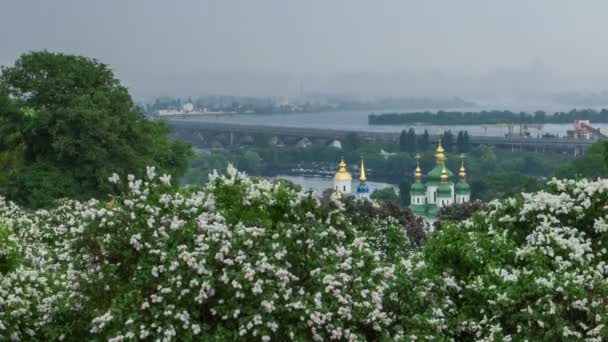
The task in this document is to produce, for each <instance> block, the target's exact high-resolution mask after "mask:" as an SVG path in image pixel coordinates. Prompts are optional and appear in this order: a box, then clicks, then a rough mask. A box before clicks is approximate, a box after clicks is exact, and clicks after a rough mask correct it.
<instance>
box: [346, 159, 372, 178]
mask: <svg viewBox="0 0 608 342" xmlns="http://www.w3.org/2000/svg"><path fill="white" fill-rule="evenodd" d="M345 166H346V165H345ZM359 180H360V181H361V183H365V181H366V180H367V177H365V165H363V159H361V175H360V176H359Z"/></svg>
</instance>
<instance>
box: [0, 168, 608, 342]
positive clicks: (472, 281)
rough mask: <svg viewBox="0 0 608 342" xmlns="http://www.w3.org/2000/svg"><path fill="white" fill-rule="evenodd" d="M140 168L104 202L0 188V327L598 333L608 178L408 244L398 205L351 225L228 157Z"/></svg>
mask: <svg viewBox="0 0 608 342" xmlns="http://www.w3.org/2000/svg"><path fill="white" fill-rule="evenodd" d="M146 171H147V172H146V179H135V177H133V176H128V177H125V179H124V181H122V180H121V177H120V176H118V175H113V176H112V177H110V179H109V180H110V181H111V182H113V183H115V184H117V185H121V186H119V188H124V189H126V191H127V193H125V194H123V195H121V196H117V197H113V198H111V199H110V200H108V201H106V202H99V201H95V200H91V201H88V202H77V201H64V202H62V203H61V204H60V205H59V206H58V207H56V208H54V209H51V210H48V211H46V210H40V211H37V212H28V211H23V210H21V209H19V208H18V207H16V206H15V205H13V204H11V203H9V202H5V201H1V202H0V227H2V228H5V230H4V232H8V235H7V237H6V238H3V236H4V235H3V230H2V228H0V277H1V278H0V340H36V339H37V340H62V339H69V340H90V339H95V340H108V341H132V340H155V341H177V340H205V339H208V340H262V341H269V340H277V341H282V340H316V341H325V340H342V341H364V340H387V341H388V340H390V341H393V340H396V341H399V340H403V341H409V340H433V339H434V340H505V341H509V340H542V339H544V340H572V339H578V340H588V341H602V340H605V339H606V338H607V336H608V329H607V328H605V327H606V326H608V325H607V323H608V322H607V321H608V301H607V298H608V275H607V273H606V272H608V267H607V266H606V263H607V262H608V256H607V254H606V244H607V243H608V228H607V221H608V217H607V210H606V209H607V207H606V206H607V205H608V182H607V181H605V180H599V181H595V182H589V181H585V180H583V181H556V180H554V181H552V183H551V184H552V185H551V186H553V187H554V188H555V191H553V192H550V193H548V192H539V193H536V194H526V195H523V196H520V197H518V198H515V199H511V200H506V201H501V202H497V203H495V209H494V210H493V211H492V212H490V213H487V214H480V215H476V216H474V218H472V219H470V220H468V221H466V222H463V223H458V224H454V225H451V226H450V225H447V226H446V227H443V226H442V228H441V229H437V230H436V231H435V232H433V233H432V235H431V236H430V238H429V240H428V241H427V242H426V244H424V245H423V246H422V247H416V246H415V245H413V244H412V243H410V241H409V239H408V236H407V234H406V233H405V230H404V227H402V226H400V223H399V221H398V220H396V219H393V218H388V219H382V220H380V219H375V220H372V223H371V225H370V227H356V226H354V225H353V223H352V222H351V219H350V217H349V216H348V215H347V208H345V204H344V203H343V202H342V201H341V200H340V199H338V198H332V199H331V200H330V201H329V204H323V203H321V202H320V201H319V199H318V198H317V197H316V196H314V195H313V194H311V193H304V192H297V191H295V190H293V189H291V188H289V187H287V186H284V185H280V184H278V183H274V182H269V181H267V180H263V179H252V178H249V177H247V176H246V175H245V174H243V173H240V172H238V171H237V170H236V169H234V168H233V167H229V169H228V171H227V174H226V175H219V174H217V173H214V174H213V175H210V179H211V181H210V182H209V184H208V185H207V186H206V187H205V188H204V189H203V190H201V191H193V190H177V191H176V190H173V189H171V188H170V187H169V186H170V182H171V178H170V177H169V176H166V175H164V176H158V175H157V174H156V170H155V169H154V168H148V169H147V170H146ZM120 182H124V187H123V186H122V185H123V184H120ZM5 235H6V234H5ZM9 250H10V253H12V254H11V255H16V256H17V257H15V258H13V259H10V260H11V261H8V262H6V264H7V265H8V266H4V264H3V263H2V260H4V259H2V257H3V255H8V254H7V253H8V252H7V251H9ZM2 253H4V254H2ZM5 259H6V258H5Z"/></svg>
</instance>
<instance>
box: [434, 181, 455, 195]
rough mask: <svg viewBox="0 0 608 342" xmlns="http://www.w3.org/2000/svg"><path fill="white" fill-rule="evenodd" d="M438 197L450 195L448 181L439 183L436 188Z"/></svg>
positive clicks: (450, 189) (450, 188)
mask: <svg viewBox="0 0 608 342" xmlns="http://www.w3.org/2000/svg"><path fill="white" fill-rule="evenodd" d="M437 194H438V195H439V197H450V196H452V187H451V186H450V184H449V183H441V185H439V188H438V189H437Z"/></svg>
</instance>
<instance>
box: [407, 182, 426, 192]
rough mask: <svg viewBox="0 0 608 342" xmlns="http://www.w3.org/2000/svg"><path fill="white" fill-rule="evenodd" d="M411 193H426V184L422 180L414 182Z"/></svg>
mask: <svg viewBox="0 0 608 342" xmlns="http://www.w3.org/2000/svg"><path fill="white" fill-rule="evenodd" d="M410 193H411V194H412V195H424V194H425V193H426V185H424V184H423V183H422V182H416V183H414V184H412V187H411V189H410Z"/></svg>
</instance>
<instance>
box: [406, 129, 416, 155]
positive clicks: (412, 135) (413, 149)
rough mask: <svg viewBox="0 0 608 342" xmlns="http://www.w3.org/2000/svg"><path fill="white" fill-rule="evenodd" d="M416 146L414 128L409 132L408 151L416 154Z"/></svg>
mask: <svg viewBox="0 0 608 342" xmlns="http://www.w3.org/2000/svg"><path fill="white" fill-rule="evenodd" d="M416 145H417V144H416V131H414V129H413V128H410V129H409V130H408V131H407V151H408V152H411V153H414V152H416V149H417V146H416Z"/></svg>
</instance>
